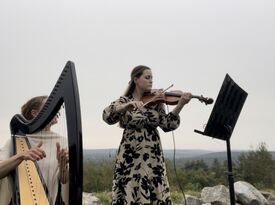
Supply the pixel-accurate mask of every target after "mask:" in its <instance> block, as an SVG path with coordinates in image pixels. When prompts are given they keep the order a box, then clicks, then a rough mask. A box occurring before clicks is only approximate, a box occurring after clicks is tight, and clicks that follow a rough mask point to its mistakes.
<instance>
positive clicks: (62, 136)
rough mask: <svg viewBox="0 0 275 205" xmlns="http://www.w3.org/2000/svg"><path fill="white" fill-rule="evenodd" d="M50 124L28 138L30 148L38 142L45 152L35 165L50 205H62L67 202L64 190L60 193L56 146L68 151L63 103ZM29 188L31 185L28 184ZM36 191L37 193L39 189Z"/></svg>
mask: <svg viewBox="0 0 275 205" xmlns="http://www.w3.org/2000/svg"><path fill="white" fill-rule="evenodd" d="M50 124H51V126H50V127H49V126H47V127H45V128H44V129H43V130H41V131H39V132H37V133H35V134H32V135H29V138H30V144H31V147H33V146H36V145H37V144H38V143H39V142H42V147H41V148H42V149H43V150H44V151H45V152H46V157H45V158H44V159H42V160H39V161H38V162H37V164H38V167H39V169H40V172H41V175H42V178H43V180H44V182H45V185H46V187H47V190H48V196H49V200H50V204H53V205H55V204H63V201H67V199H66V198H65V196H63V197H62V192H64V190H63V191H62V188H63V185H61V183H60V180H59V177H60V173H59V164H58V159H57V145H56V144H57V143H59V144H60V149H62V148H66V149H68V135H67V122H66V114H65V105H64V103H63V105H62V106H61V108H60V110H59V112H58V113H57V114H56V116H55V117H54V118H53V120H52V121H51V123H50ZM38 183H39V182H38V180H36V182H35V184H34V186H35V187H36V188H37V187H38ZM67 183H68V182H67ZM30 186H32V185H31V184H30ZM59 188H61V192H60V193H59V194H58V191H59ZM37 190H38V191H39V189H37ZM40 192H41V190H40ZM37 195H38V196H41V195H42V194H41V193H38V194H37ZM63 198H64V199H63ZM38 201H39V202H40V203H41V204H44V202H42V201H43V199H42V198H39V199H38ZM40 203H39V204H40ZM34 204H35V203H34Z"/></svg>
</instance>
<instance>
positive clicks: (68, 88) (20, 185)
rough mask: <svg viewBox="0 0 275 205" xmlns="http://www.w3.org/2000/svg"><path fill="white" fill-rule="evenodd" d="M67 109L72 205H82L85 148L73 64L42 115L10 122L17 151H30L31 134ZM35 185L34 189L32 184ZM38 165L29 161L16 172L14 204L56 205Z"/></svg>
mask: <svg viewBox="0 0 275 205" xmlns="http://www.w3.org/2000/svg"><path fill="white" fill-rule="evenodd" d="M63 106H64V108H63V109H64V113H65V115H66V132H67V145H68V154H69V165H68V166H69V167H68V170H69V171H68V172H69V177H68V178H69V181H68V198H67V203H66V204H69V205H76V204H82V184H83V177H82V173H83V149H82V130H81V114H80V101H79V93H78V85H77V79H76V73H75V68H74V63H73V62H71V61H68V62H67V64H66V65H65V68H64V69H63V71H62V73H61V75H60V77H59V78H58V80H57V82H56V84H55V86H54V88H53V90H52V92H51V93H50V95H49V97H48V99H47V101H46V103H45V105H44V106H43V108H42V109H41V111H40V112H39V114H38V115H37V116H36V117H35V118H34V119H33V120H31V121H28V120H26V119H25V118H24V117H23V116H22V115H20V114H17V115H15V116H14V117H13V118H12V119H11V122H10V130H11V135H12V141H13V145H14V151H15V152H16V151H18V152H20V150H22V149H28V148H29V142H28V137H26V136H27V135H28V134H33V133H36V132H38V131H40V130H42V129H43V128H44V127H45V126H46V125H48V124H49V123H50V122H51V121H52V119H53V118H54V117H55V116H56V115H57V114H58V112H59V111H60V108H61V107H63ZM42 147H43V146H42ZM34 182H35V186H33V183H34ZM48 192H49V190H48V189H47V187H46V186H45V182H44V180H43V176H42V174H41V170H39V165H38V164H37V163H36V162H35V163H34V162H32V161H30V160H26V161H23V162H22V163H21V164H20V165H19V166H18V168H17V169H16V170H15V173H14V196H13V200H12V201H13V204H16V205H32V204H33V205H44V204H49V205H52V204H53V205H54V203H55V202H53V201H51V200H50V199H49V196H48Z"/></svg>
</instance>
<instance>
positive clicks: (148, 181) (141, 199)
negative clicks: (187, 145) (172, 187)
mask: <svg viewBox="0 0 275 205" xmlns="http://www.w3.org/2000/svg"><path fill="white" fill-rule="evenodd" d="M133 100H134V99H133V97H132V96H129V97H125V96H122V97H120V98H119V99H118V100H116V101H114V102H112V103H111V105H109V106H108V107H106V108H105V109H104V111H103V119H104V121H105V122H107V123H108V124H115V123H117V122H120V125H121V126H122V127H123V128H124V132H123V137H122V140H121V143H120V146H119V149H118V152H117V158H116V163H115V168H114V179H113V188H112V190H113V199H112V204H113V205H126V204H127V205H128V204H129V205H141V204H152V205H155V204H158V205H162V204H163V205H164V204H165V205H166V204H168V205H170V204H172V201H171V198H170V191H169V184H168V180H167V175H166V169H165V162H164V156H163V151H162V146H161V142H160V137H159V133H158V130H157V127H158V126H159V127H160V128H161V129H162V130H163V131H165V132H168V131H172V130H175V129H176V128H177V127H178V126H179V124H180V118H179V116H176V115H174V114H173V113H171V112H170V113H168V114H166V113H165V109H164V105H163V104H158V105H150V106H146V111H140V110H139V109H133V110H131V111H126V112H124V113H117V112H115V110H116V109H115V108H116V106H118V105H121V104H123V103H127V102H129V101H133Z"/></svg>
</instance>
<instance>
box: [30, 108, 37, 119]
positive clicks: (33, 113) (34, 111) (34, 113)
mask: <svg viewBox="0 0 275 205" xmlns="http://www.w3.org/2000/svg"><path fill="white" fill-rule="evenodd" d="M31 115H32V117H33V118H35V117H36V116H37V115H38V112H37V110H35V109H32V111H31Z"/></svg>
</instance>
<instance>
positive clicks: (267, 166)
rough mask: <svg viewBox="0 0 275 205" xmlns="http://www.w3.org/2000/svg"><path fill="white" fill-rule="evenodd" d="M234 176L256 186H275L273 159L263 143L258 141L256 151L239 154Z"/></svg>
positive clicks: (274, 162) (274, 163) (274, 164)
mask: <svg viewBox="0 0 275 205" xmlns="http://www.w3.org/2000/svg"><path fill="white" fill-rule="evenodd" d="M236 178H237V179H240V180H244V181H247V182H249V183H251V184H253V185H255V186H256V187H258V188H274V187H275V186H274V183H275V161H274V160H273V159H272V154H271V153H270V152H268V150H267V148H266V144H265V143H260V144H259V146H258V149H257V150H256V151H250V152H248V153H243V154H241V155H240V157H239V159H238V161H237V168H236Z"/></svg>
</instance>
